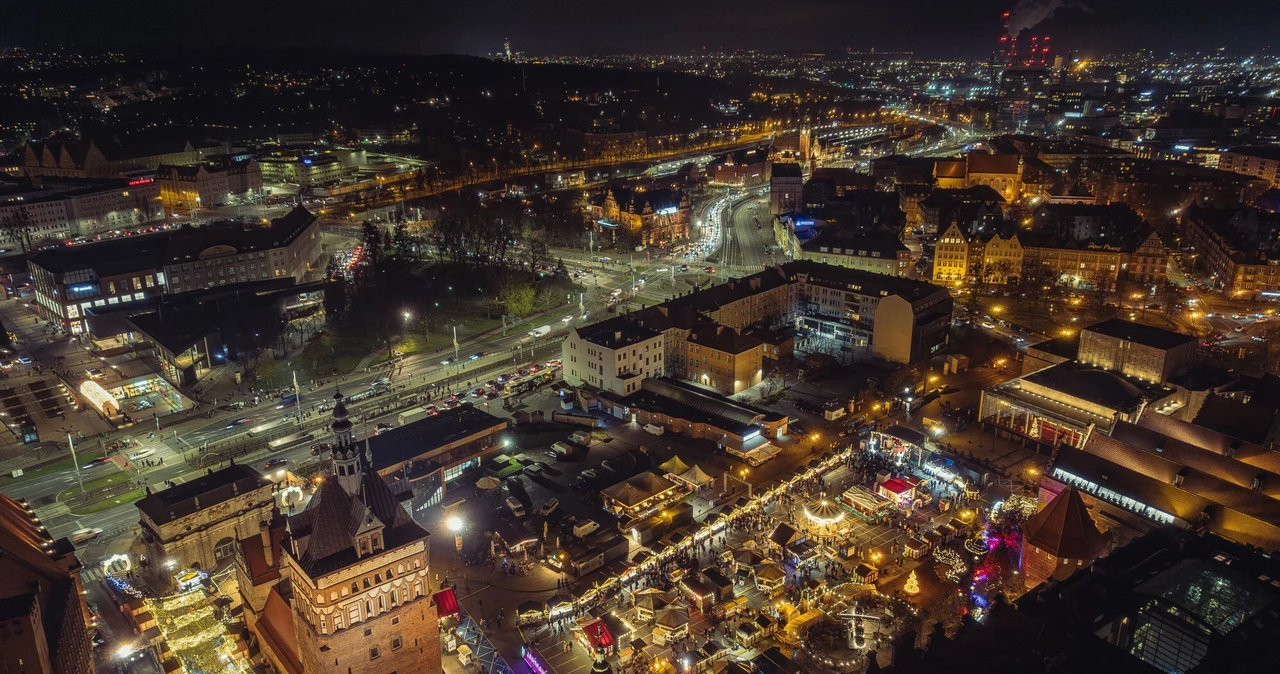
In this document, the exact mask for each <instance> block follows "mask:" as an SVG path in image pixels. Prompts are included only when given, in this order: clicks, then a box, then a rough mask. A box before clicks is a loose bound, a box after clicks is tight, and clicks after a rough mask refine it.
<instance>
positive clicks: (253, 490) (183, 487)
mask: <svg viewBox="0 0 1280 674" xmlns="http://www.w3.org/2000/svg"><path fill="white" fill-rule="evenodd" d="M273 489H274V487H273V486H272V484H271V481H270V480H268V479H266V478H264V477H263V476H262V475H261V474H259V473H258V472H257V471H255V470H253V469H252V468H249V467H248V466H241V465H236V464H232V465H230V466H227V467H226V468H223V469H222V470H218V471H214V472H212V473H209V474H207V475H202V476H200V477H198V478H196V479H194V480H191V481H190V482H184V483H182V484H179V485H177V486H175V487H170V488H169V489H165V490H164V491H158V492H155V493H154V494H148V495H147V496H146V497H145V498H143V499H142V500H141V501H138V502H137V504H136V505H137V508H138V525H139V527H140V528H141V529H142V535H141V538H142V544H143V547H144V548H145V550H146V553H147V557H148V558H150V559H153V560H156V561H157V562H160V563H158V564H152V565H151V567H150V568H151V569H153V570H154V572H155V574H156V576H155V578H154V579H153V582H155V583H160V584H161V585H160V586H167V585H168V584H170V583H172V578H171V577H170V576H169V572H168V571H167V570H166V569H165V565H166V563H168V562H173V566H175V567H177V568H185V567H192V568H197V569H203V570H205V571H209V572H212V571H213V570H214V569H216V568H218V567H221V566H224V565H226V564H230V563H231V561H232V559H233V558H234V556H235V546H236V541H238V540H240V539H241V538H242V537H244V536H247V535H249V534H251V533H256V532H257V531H258V524H259V522H263V521H265V520H269V519H270V518H271V511H272V509H273V508H275V498H274V496H273V495H272V491H273Z"/></svg>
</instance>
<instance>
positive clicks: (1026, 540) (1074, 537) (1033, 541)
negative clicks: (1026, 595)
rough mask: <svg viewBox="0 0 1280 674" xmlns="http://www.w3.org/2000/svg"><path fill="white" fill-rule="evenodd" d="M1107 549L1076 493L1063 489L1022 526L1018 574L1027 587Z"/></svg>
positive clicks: (1073, 568) (1085, 562) (1083, 563)
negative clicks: (1020, 563)
mask: <svg viewBox="0 0 1280 674" xmlns="http://www.w3.org/2000/svg"><path fill="white" fill-rule="evenodd" d="M1106 552H1107V541H1106V538H1105V537H1104V536H1103V535H1102V532H1100V531H1098V527H1097V526H1096V525H1095V524H1094V523H1093V518H1091V517H1090V516H1089V509H1088V508H1087V507H1085V504H1084V500H1083V499H1081V498H1080V492H1078V491H1076V489H1075V488H1074V487H1072V488H1068V489H1064V490H1062V491H1061V492H1059V493H1058V495H1057V496H1055V497H1053V500H1052V501H1049V503H1048V505H1046V506H1045V507H1044V509H1043V510H1041V511H1040V512H1039V513H1037V514H1036V516H1035V517H1032V518H1031V519H1029V520H1027V521H1026V522H1025V523H1024V524H1023V525H1022V576H1023V578H1024V579H1025V580H1026V583H1027V588H1028V589H1030V588H1033V587H1035V586H1037V585H1039V584H1040V583H1043V582H1045V581H1047V580H1049V579H1053V580H1062V579H1064V578H1066V577H1068V576H1070V575H1071V574H1073V573H1075V572H1076V571H1077V570H1078V569H1079V568H1080V567H1082V566H1088V565H1089V564H1092V563H1093V562H1094V561H1095V560H1097V559H1098V558H1099V557H1102V556H1103V555H1104V554H1106Z"/></svg>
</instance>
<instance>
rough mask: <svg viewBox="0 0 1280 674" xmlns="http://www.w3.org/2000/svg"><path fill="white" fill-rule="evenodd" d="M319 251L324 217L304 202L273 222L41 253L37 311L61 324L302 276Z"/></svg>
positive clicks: (76, 328)
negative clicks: (178, 296) (162, 298)
mask: <svg viewBox="0 0 1280 674" xmlns="http://www.w3.org/2000/svg"><path fill="white" fill-rule="evenodd" d="M319 255H320V228H319V220H318V219H317V218H316V217H315V216H314V215H312V214H311V213H309V212H308V211H307V210H306V209H304V208H302V207H297V208H295V209H294V210H293V211H291V212H290V213H288V214H287V215H285V216H283V217H280V218H277V219H275V220H273V221H272V222H271V224H270V225H268V226H260V225H249V226H244V225H237V224H233V223H225V224H213V225H206V226H204V227H200V228H194V227H189V226H187V227H182V228H180V229H178V230H175V231H169V232H163V233H159V234H151V235H147V236H141V237H133V238H128V239H114V240H111V241H104V242H102V243H96V244H90V245H84V246H73V247H69V248H55V249H48V250H41V251H39V252H37V253H36V254H35V255H33V256H32V257H31V258H30V260H28V263H27V268H28V271H29V272H30V274H31V281H32V287H33V289H34V291H35V303H36V307H37V311H39V312H40V314H41V315H42V316H44V317H45V318H46V319H48V320H50V321H53V322H56V323H59V324H61V325H62V326H63V328H64V329H67V330H69V331H70V332H72V333H74V334H79V333H81V332H84V331H85V330H86V329H87V323H86V322H85V316H86V312H88V311H91V310H93V309H95V308H96V309H104V308H111V307H115V306H118V305H119V306H123V305H130V304H135V303H142V302H146V301H150V300H152V299H154V298H155V297H158V296H159V295H162V294H172V293H181V292H187V291H191V290H201V289H205V288H212V287H217V286H224V285H229V284H235V283H242V282H246V281H258V280H265V279H272V278H285V277H292V278H295V279H297V280H299V281H301V280H303V279H304V278H305V277H306V275H307V274H308V273H310V271H311V264H312V263H314V262H315V260H316V259H317V258H318V257H319Z"/></svg>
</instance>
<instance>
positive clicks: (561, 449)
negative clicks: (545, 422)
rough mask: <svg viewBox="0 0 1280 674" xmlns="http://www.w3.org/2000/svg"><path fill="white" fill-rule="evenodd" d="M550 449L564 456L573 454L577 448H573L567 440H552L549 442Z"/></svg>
mask: <svg viewBox="0 0 1280 674" xmlns="http://www.w3.org/2000/svg"><path fill="white" fill-rule="evenodd" d="M551 451H553V452H555V453H556V455H558V456H561V457H565V456H573V454H574V452H576V451H577V450H576V449H574V446H573V445H571V444H569V443H567V442H554V443H552V444H551Z"/></svg>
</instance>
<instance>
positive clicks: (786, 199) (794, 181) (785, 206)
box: [769, 162, 804, 215]
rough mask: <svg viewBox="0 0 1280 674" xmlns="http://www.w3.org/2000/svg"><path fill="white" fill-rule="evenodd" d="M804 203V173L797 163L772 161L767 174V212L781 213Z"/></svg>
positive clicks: (790, 210) (798, 207)
mask: <svg viewBox="0 0 1280 674" xmlns="http://www.w3.org/2000/svg"><path fill="white" fill-rule="evenodd" d="M803 204H804V174H803V173H802V171H801V166H800V165H799V164H793V163H789V162H774V164H773V169H772V172H771V173H770V176H769V213H770V214H771V215H781V214H783V213H791V212H794V211H798V210H800V208H801V207H802V206H803Z"/></svg>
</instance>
